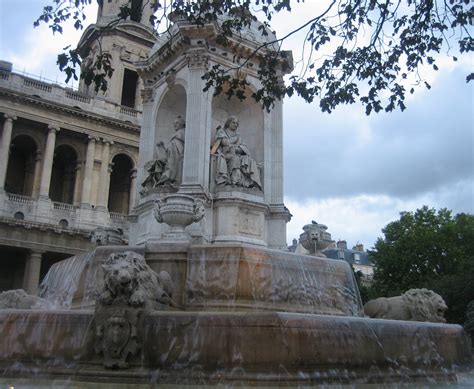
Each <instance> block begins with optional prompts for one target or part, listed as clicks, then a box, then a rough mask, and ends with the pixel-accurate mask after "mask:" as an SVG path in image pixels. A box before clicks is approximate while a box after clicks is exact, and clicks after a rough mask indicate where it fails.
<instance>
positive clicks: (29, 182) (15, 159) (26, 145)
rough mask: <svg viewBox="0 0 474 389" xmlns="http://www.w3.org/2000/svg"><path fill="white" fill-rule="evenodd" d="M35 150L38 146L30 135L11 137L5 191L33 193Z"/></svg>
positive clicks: (24, 193) (26, 194)
mask: <svg viewBox="0 0 474 389" xmlns="http://www.w3.org/2000/svg"><path fill="white" fill-rule="evenodd" d="M37 150H38V146H37V145H36V142H35V141H34V140H33V138H31V137H30V136H28V135H18V136H16V137H15V138H13V140H12V144H11V148H10V156H9V158H8V168H7V175H6V179H5V190H6V191H7V192H9V193H14V194H19V195H23V196H31V195H32V194H33V187H34V181H35V169H36V152H37Z"/></svg>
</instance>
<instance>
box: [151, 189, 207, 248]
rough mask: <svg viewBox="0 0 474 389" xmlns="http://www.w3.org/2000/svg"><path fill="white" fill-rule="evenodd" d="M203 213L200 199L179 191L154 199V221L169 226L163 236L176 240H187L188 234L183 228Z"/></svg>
mask: <svg viewBox="0 0 474 389" xmlns="http://www.w3.org/2000/svg"><path fill="white" fill-rule="evenodd" d="M204 214H205V209H204V203H203V202H202V200H200V199H194V198H193V197H191V196H188V195H184V194H180V193H176V194H172V195H169V196H166V197H164V198H163V199H159V200H155V207H154V209H153V215H154V216H155V219H156V221H157V222H158V223H166V224H168V225H169V226H170V229H169V231H168V232H167V233H166V234H165V236H164V237H166V238H173V239H178V240H189V239H190V236H189V234H188V233H187V232H186V231H185V228H186V227H187V226H189V225H190V224H192V223H196V222H198V221H200V220H201V219H202V218H203V217H204Z"/></svg>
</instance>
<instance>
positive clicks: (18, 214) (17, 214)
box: [13, 212, 25, 220]
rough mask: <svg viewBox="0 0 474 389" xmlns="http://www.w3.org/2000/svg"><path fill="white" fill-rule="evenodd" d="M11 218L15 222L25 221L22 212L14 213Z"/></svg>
mask: <svg viewBox="0 0 474 389" xmlns="http://www.w3.org/2000/svg"><path fill="white" fill-rule="evenodd" d="M13 218H14V219H15V220H25V215H24V214H23V212H15V215H13Z"/></svg>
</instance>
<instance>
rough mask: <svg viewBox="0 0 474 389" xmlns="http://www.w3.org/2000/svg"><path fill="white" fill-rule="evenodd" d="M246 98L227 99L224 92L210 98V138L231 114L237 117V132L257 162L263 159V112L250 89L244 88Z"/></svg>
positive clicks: (261, 162) (260, 162)
mask: <svg viewBox="0 0 474 389" xmlns="http://www.w3.org/2000/svg"><path fill="white" fill-rule="evenodd" d="M245 96H246V99H245V100H243V101H240V100H239V99H238V98H236V97H232V98H231V99H229V98H228V97H227V96H226V95H225V94H224V93H221V94H220V95H218V96H215V97H214V98H213V100H212V134H211V136H212V139H214V136H215V133H216V128H217V127H218V126H221V127H224V124H225V122H226V120H227V118H228V117H229V116H231V115H234V116H237V118H238V119H239V128H238V130H239V132H240V135H241V137H242V139H243V142H244V143H245V144H247V146H248V147H249V150H250V153H251V156H252V158H253V159H255V161H257V163H259V164H263V160H264V144H263V142H264V131H263V130H264V114H263V109H262V107H261V105H260V104H258V103H257V102H256V101H255V100H254V99H253V98H252V90H251V89H250V88H249V87H247V88H246V90H245Z"/></svg>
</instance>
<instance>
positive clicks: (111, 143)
mask: <svg viewBox="0 0 474 389" xmlns="http://www.w3.org/2000/svg"><path fill="white" fill-rule="evenodd" d="M102 143H103V144H104V145H109V146H112V145H113V144H114V141H113V140H108V139H102Z"/></svg>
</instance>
